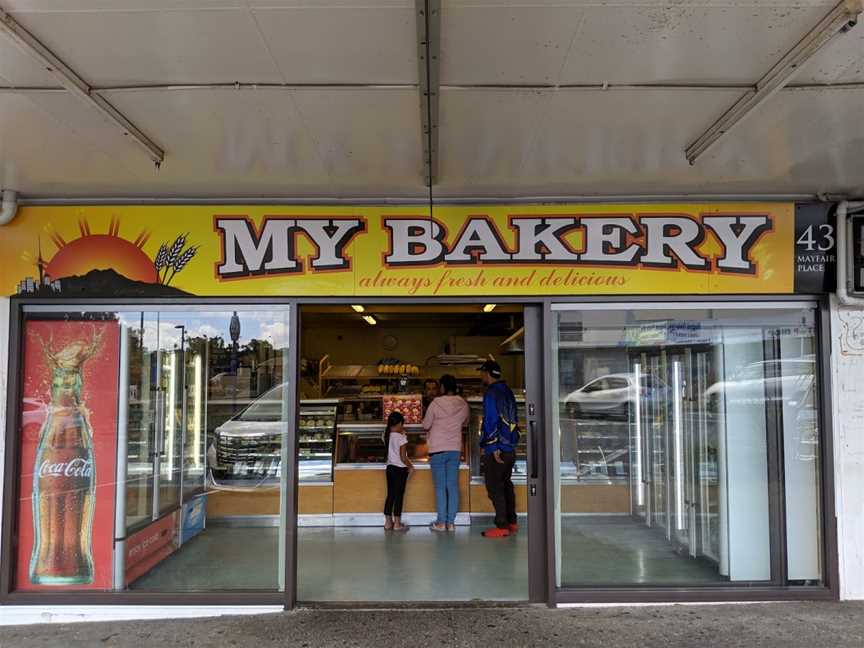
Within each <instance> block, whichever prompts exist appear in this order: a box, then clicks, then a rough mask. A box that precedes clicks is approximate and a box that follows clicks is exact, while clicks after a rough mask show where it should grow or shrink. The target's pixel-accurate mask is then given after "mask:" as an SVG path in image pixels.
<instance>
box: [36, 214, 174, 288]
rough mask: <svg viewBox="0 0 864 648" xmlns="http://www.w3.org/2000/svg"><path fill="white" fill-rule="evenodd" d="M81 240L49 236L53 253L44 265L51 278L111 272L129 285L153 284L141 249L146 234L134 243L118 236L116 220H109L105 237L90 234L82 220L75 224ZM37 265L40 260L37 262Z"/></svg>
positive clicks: (150, 265) (154, 274) (152, 272)
mask: <svg viewBox="0 0 864 648" xmlns="http://www.w3.org/2000/svg"><path fill="white" fill-rule="evenodd" d="M78 229H79V231H80V233H81V236H80V237H78V238H76V239H74V240H71V241H68V242H67V241H66V240H65V239H64V238H63V237H62V236H61V235H60V234H59V233H57V232H52V233H50V234H49V236H50V238H51V240H52V241H53V242H54V245H56V246H57V253H56V254H55V255H54V256H53V257H52V258H51V260H50V261H48V262H47V263H46V264H45V272H46V273H47V274H48V275H50V276H51V277H53V278H55V279H56V278H62V277H72V276H76V275H77V276H82V275H86V274H87V273H88V272H90V271H91V270H103V269H108V268H110V269H112V270H114V271H115V272H116V273H117V274H120V275H123V276H124V277H126V278H127V279H131V280H133V281H141V282H144V283H157V282H158V281H159V277H158V274H157V271H156V267H155V266H154V264H153V260H152V259H150V257H148V256H147V254H146V253H145V252H144V250H143V249H142V248H143V247H144V244H145V243H147V241H148V239H149V238H150V233H149V232H147V231H142V232H141V233H140V234H139V235H138V237H137V238H136V239H135V240H134V241H127V240H126V239H124V238H121V236H120V219H119V218H118V217H117V216H112V217H111V223H110V224H109V226H108V233H107V234H94V233H92V232H91V231H90V225H89V223H88V222H87V220H86V219H83V218H82V219H80V220H79V221H78ZM40 261H41V259H40Z"/></svg>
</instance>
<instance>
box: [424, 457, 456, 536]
mask: <svg viewBox="0 0 864 648" xmlns="http://www.w3.org/2000/svg"><path fill="white" fill-rule="evenodd" d="M429 464H430V465H431V466H432V480H433V481H434V482H435V508H436V509H437V512H438V520H437V521H438V522H441V523H446V524H454V523H455V522H456V513H457V512H458V511H459V451H458V450H448V451H446V452H436V453H435V454H434V455H432V456H431V457H430V458H429Z"/></svg>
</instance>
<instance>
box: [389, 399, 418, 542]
mask: <svg viewBox="0 0 864 648" xmlns="http://www.w3.org/2000/svg"><path fill="white" fill-rule="evenodd" d="M404 425H405V417H404V416H402V414H400V413H399V412H391V414H390V416H388V417H387V429H386V431H385V432H384V445H386V446H387V500H386V501H385V502H384V529H386V530H387V531H407V530H408V527H407V526H406V525H405V524H402V500H403V499H404V498H405V486H406V484H407V483H408V475H409V474H411V471H412V470H414V464H412V463H411V460H410V459H409V458H408V437H406V436H405V430H404Z"/></svg>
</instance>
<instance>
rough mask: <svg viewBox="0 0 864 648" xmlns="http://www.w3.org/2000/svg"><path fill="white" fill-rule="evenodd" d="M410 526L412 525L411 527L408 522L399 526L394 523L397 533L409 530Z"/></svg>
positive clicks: (394, 529)
mask: <svg viewBox="0 0 864 648" xmlns="http://www.w3.org/2000/svg"><path fill="white" fill-rule="evenodd" d="M410 528H411V527H409V526H408V525H407V524H400V525H399V526H398V527H397V526H395V525H394V526H393V531H396V532H397V533H404V532H405V531H407V530H408V529H410Z"/></svg>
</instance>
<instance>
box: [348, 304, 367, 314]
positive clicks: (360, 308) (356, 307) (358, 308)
mask: <svg viewBox="0 0 864 648" xmlns="http://www.w3.org/2000/svg"><path fill="white" fill-rule="evenodd" d="M351 308H353V309H354V312H355V313H362V312H363V311H365V310H366V309H365V308H363V306H361V305H360V304H351Z"/></svg>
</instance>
